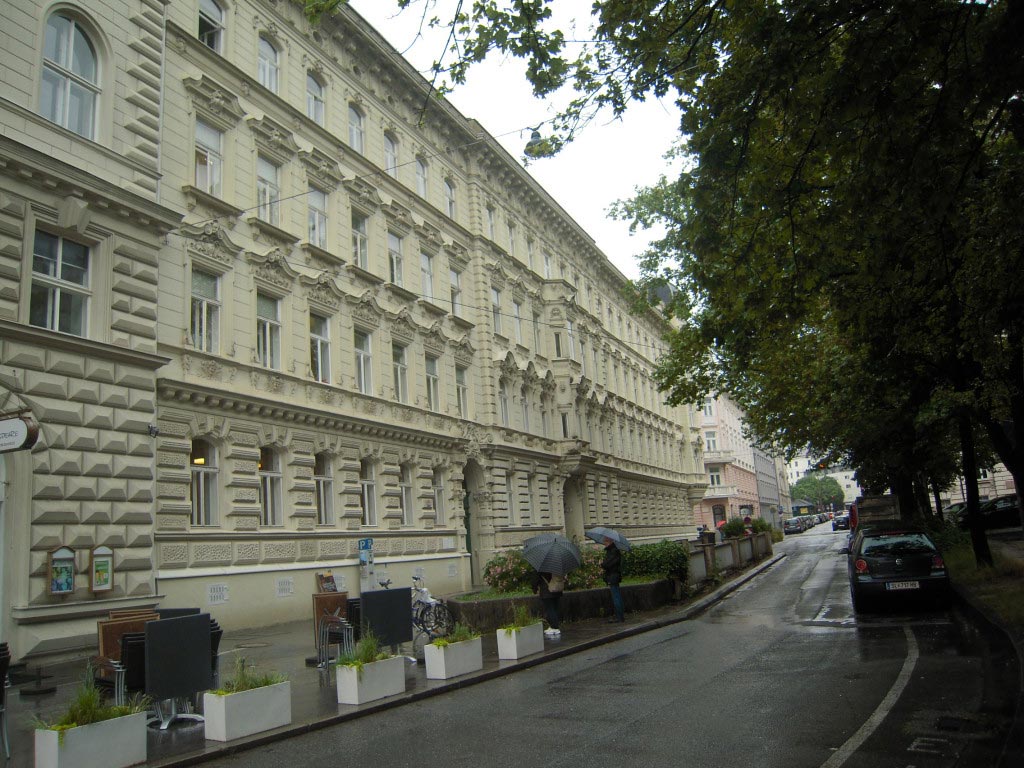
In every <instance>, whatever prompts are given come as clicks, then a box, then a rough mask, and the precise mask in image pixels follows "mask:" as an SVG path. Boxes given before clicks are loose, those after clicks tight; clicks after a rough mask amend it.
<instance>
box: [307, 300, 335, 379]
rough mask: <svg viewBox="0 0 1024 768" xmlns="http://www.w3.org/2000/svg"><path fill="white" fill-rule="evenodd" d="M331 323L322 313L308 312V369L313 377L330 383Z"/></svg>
mask: <svg viewBox="0 0 1024 768" xmlns="http://www.w3.org/2000/svg"><path fill="white" fill-rule="evenodd" d="M330 329H331V324H330V321H329V320H328V319H327V318H326V317H324V316H323V315H318V314H316V313H314V312H310V313H309V370H310V372H311V373H312V374H313V378H314V379H316V380H317V381H320V382H323V383H324V384H330V383H331V335H330V333H331V330H330Z"/></svg>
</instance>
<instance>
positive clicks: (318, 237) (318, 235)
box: [306, 187, 327, 250]
mask: <svg viewBox="0 0 1024 768" xmlns="http://www.w3.org/2000/svg"><path fill="white" fill-rule="evenodd" d="M306 199H307V200H308V202H309V242H310V245H315V246H316V247H317V248H323V249H324V250H327V193H326V192H324V191H323V190H322V189H317V188H316V187H310V188H309V195H308V196H307V198H306Z"/></svg>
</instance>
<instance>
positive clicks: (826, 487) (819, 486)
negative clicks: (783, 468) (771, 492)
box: [789, 472, 843, 512]
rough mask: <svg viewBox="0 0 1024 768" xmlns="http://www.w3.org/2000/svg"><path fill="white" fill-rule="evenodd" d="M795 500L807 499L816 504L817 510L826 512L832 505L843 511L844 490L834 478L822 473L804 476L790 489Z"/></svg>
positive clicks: (833, 507)
mask: <svg viewBox="0 0 1024 768" xmlns="http://www.w3.org/2000/svg"><path fill="white" fill-rule="evenodd" d="M789 491H790V493H791V494H792V496H793V498H794V499H806V500H807V501H810V502H812V503H813V504H814V507H815V509H817V510H818V511H819V512H824V511H825V510H826V509H828V508H829V505H831V508H832V509H838V510H842V509H843V488H842V486H841V485H839V481H837V480H836V479H835V478H834V477H829V476H828V475H826V474H824V473H822V472H812V473H810V474H808V475H804V476H803V477H801V478H800V479H799V480H797V481H796V482H795V483H793V485H791V486H790V488H789Z"/></svg>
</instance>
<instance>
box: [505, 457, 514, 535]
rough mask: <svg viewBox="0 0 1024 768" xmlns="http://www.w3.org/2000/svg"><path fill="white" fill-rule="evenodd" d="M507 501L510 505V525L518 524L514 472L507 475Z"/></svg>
mask: <svg viewBox="0 0 1024 768" xmlns="http://www.w3.org/2000/svg"><path fill="white" fill-rule="evenodd" d="M505 499H506V502H507V504H508V524H509V525H515V524H516V492H515V482H514V480H513V478H512V471H511V470H509V471H508V472H506V473H505Z"/></svg>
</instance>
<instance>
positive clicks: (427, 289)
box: [420, 251, 434, 301]
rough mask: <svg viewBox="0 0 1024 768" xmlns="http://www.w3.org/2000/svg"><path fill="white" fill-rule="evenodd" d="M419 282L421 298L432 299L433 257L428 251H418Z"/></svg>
mask: <svg viewBox="0 0 1024 768" xmlns="http://www.w3.org/2000/svg"><path fill="white" fill-rule="evenodd" d="M420 283H421V288H422V291H423V298H425V299H427V300H428V301H433V300H434V257H433V256H431V255H430V254H429V253H424V252H422V251H421V252H420Z"/></svg>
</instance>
